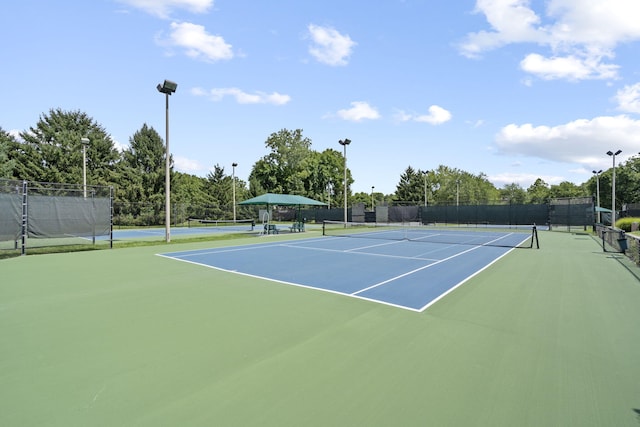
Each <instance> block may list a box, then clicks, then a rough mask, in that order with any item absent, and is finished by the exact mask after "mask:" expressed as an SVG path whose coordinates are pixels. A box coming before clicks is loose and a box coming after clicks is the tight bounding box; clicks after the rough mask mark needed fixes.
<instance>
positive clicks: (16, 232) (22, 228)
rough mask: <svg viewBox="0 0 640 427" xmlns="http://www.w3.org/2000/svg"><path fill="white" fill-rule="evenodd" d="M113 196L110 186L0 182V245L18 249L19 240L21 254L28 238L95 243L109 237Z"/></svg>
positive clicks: (61, 243)
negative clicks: (98, 238)
mask: <svg viewBox="0 0 640 427" xmlns="http://www.w3.org/2000/svg"><path fill="white" fill-rule="evenodd" d="M112 193H113V192H112V189H111V188H110V187H97V186H87V187H86V188H85V187H82V186H79V185H74V184H52V183H35V182H26V181H11V180H0V242H12V243H13V245H11V247H12V248H14V249H18V241H20V242H21V246H22V251H23V253H24V252H25V250H26V246H27V243H26V242H27V240H29V239H37V240H38V241H39V242H44V241H47V242H48V243H47V244H49V245H64V244H77V243H81V244H85V243H95V240H96V237H101V236H111V230H112V200H113V197H112ZM56 239H57V240H56ZM109 240H111V239H109ZM34 241H35V240H33V241H32V242H34ZM41 244H43V243H40V245H41ZM29 246H33V244H32V243H29ZM11 247H9V248H11Z"/></svg>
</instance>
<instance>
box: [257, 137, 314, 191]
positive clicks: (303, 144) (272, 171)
mask: <svg viewBox="0 0 640 427" xmlns="http://www.w3.org/2000/svg"><path fill="white" fill-rule="evenodd" d="M265 146H266V147H267V148H269V149H270V150H271V153H269V154H267V155H266V156H264V157H263V158H262V159H260V160H259V161H258V162H256V164H255V165H254V167H253V169H252V171H251V176H250V181H253V182H254V186H255V187H256V188H259V189H263V190H265V191H266V192H273V193H293V194H304V193H305V188H304V182H305V180H306V178H307V176H308V174H309V171H308V170H307V169H306V168H305V159H306V158H307V157H308V156H309V153H310V147H311V140H310V139H309V138H306V137H304V136H303V135H302V130H301V129H296V130H294V131H291V130H288V129H282V130H280V131H279V132H276V133H272V134H271V135H270V136H269V138H267V140H266V142H265Z"/></svg>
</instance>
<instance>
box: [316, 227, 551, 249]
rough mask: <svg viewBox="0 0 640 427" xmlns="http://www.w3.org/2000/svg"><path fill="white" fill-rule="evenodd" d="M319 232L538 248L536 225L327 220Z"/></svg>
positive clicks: (362, 236)
mask: <svg viewBox="0 0 640 427" xmlns="http://www.w3.org/2000/svg"><path fill="white" fill-rule="evenodd" d="M322 234H323V235H324V236H335V237H355V238H361V239H382V240H396V241H402V240H407V241H411V242H422V243H441V244H448V245H469V246H496V247H506V248H527V249H530V248H534V247H535V248H536V249H539V248H540V242H539V240H538V230H537V228H536V226H535V225H526V226H525V225H520V226H517V227H516V226H504V227H502V226H496V225H491V226H482V227H478V226H475V225H473V226H467V225H459V226H454V227H445V226H438V225H422V224H420V223H377V222H376V223H370V222H347V223H345V222H343V221H330V220H326V221H323V223H322Z"/></svg>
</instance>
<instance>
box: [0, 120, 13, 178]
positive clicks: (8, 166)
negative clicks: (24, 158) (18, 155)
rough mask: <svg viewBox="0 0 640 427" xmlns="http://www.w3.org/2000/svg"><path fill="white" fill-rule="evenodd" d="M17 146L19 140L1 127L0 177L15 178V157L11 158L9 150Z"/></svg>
mask: <svg viewBox="0 0 640 427" xmlns="http://www.w3.org/2000/svg"><path fill="white" fill-rule="evenodd" d="M15 146H17V141H16V139H15V138H14V137H13V135H11V134H9V133H8V132H5V131H4V130H3V129H2V128H1V127H0V178H13V169H14V167H15V164H16V161H15V159H11V160H9V151H10V150H11V148H12V147H15Z"/></svg>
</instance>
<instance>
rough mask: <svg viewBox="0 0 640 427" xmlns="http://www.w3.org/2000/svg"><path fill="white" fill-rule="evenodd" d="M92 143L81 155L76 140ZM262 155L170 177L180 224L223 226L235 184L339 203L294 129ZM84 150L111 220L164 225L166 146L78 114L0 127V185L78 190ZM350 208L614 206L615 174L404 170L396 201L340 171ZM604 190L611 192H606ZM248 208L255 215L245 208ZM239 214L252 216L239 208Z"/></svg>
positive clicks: (273, 138) (334, 176)
mask: <svg viewBox="0 0 640 427" xmlns="http://www.w3.org/2000/svg"><path fill="white" fill-rule="evenodd" d="M83 138H87V139H88V140H89V144H87V145H86V146H85V147H84V148H83V145H82V144H83V143H82V139H83ZM264 144H265V147H266V148H267V150H268V154H266V155H265V156H263V157H261V158H260V159H258V160H257V161H256V162H255V163H254V165H253V167H252V169H251V172H250V175H249V178H248V182H244V181H243V180H240V179H238V178H237V177H235V176H233V174H229V172H228V171H227V170H225V168H224V167H222V166H220V165H219V164H216V165H214V166H213V167H212V169H211V170H210V172H209V173H208V174H207V176H206V177H198V176H195V175H190V174H186V173H182V172H178V171H175V170H173V162H172V161H171V159H170V161H171V162H170V163H171V201H172V209H176V210H177V211H178V212H177V213H178V214H179V215H177V217H183V218H186V217H198V218H202V217H208V218H216V219H230V218H231V212H232V207H233V200H232V193H233V191H232V190H233V188H232V187H235V193H236V201H238V200H244V199H247V198H250V197H254V196H257V195H260V194H263V193H267V192H272V193H283V194H299V195H303V196H306V197H310V198H313V199H316V200H321V201H324V202H325V203H328V204H330V206H335V207H340V206H343V205H344V176H345V170H344V166H345V165H344V157H343V155H342V153H341V152H339V151H337V150H334V149H326V150H324V151H322V152H318V151H315V150H313V149H312V141H311V139H310V138H308V137H306V136H304V135H303V131H302V130H301V129H296V130H288V129H281V130H279V131H277V132H274V133H272V134H271V135H269V136H268V137H267V139H266V141H265V143H264ZM83 150H86V159H87V160H86V162H87V163H86V173H87V184H89V185H97V186H112V187H113V188H114V206H115V209H116V215H117V216H118V218H119V220H120V221H121V222H122V223H126V224H140V223H155V224H160V223H162V221H163V210H164V204H163V203H164V191H165V187H164V186H165V181H164V180H165V161H166V157H165V156H166V152H165V145H164V141H163V139H162V137H161V136H160V134H159V133H158V132H157V131H156V130H155V129H154V128H153V127H150V126H148V125H147V124H143V125H142V127H141V128H140V129H138V130H137V131H136V132H135V133H134V134H133V135H132V136H131V137H130V138H129V145H128V147H127V148H125V149H124V150H123V151H119V150H118V149H117V148H116V147H115V144H114V141H113V140H112V138H111V136H110V135H109V133H108V132H107V130H106V129H104V128H103V127H102V126H101V125H100V124H99V123H98V122H96V121H95V120H94V119H93V118H91V117H89V116H88V115H87V114H86V113H84V112H81V111H64V110H62V109H52V110H50V111H49V112H48V113H46V114H42V115H41V116H40V118H39V120H38V122H37V123H36V124H35V125H34V126H32V127H30V128H29V129H27V130H24V131H22V132H20V134H19V137H18V138H16V137H14V136H13V135H11V134H9V133H8V132H7V131H5V130H3V129H2V128H0V178H6V179H18V180H27V181H36V182H57V183H78V184H80V183H82V181H83V175H82V174H83V165H82V159H83ZM346 176H347V198H348V200H347V203H348V204H349V205H352V204H354V203H364V204H365V206H367V207H371V206H372V205H377V204H380V203H383V202H384V203H388V204H412V205H422V204H454V203H459V204H492V203H515V204H526V203H546V202H548V201H549V200H550V199H552V198H557V197H585V196H586V197H590V196H594V197H595V195H596V187H597V184H598V182H599V186H600V199H601V202H600V205H601V206H604V207H607V206H611V191H610V189H611V179H612V170H611V169H609V170H607V171H603V172H602V173H600V174H597V175H596V174H594V175H593V176H592V177H590V179H589V180H588V181H586V182H585V183H582V184H580V185H576V184H573V183H570V182H562V183H560V184H557V185H549V184H547V183H546V182H544V181H543V180H542V179H537V180H536V181H535V182H534V183H533V184H532V185H531V186H529V187H528V188H526V189H524V188H522V187H521V186H520V185H518V184H516V183H512V184H508V185H505V186H504V187H503V188H500V189H498V188H496V187H495V186H494V185H493V184H492V183H491V182H490V181H489V180H488V178H487V176H486V175H485V174H484V173H479V174H472V173H470V172H466V171H463V170H459V169H456V168H451V167H449V166H444V165H439V166H438V167H437V168H435V169H432V170H420V169H415V168H413V167H412V166H408V167H407V168H406V170H405V171H404V172H403V173H402V174H401V176H400V177H399V180H398V183H397V185H396V191H395V192H394V193H393V194H383V193H380V192H374V191H373V190H374V188H372V192H371V193H365V192H358V193H355V194H352V193H351V191H350V186H351V184H353V182H354V179H353V177H352V175H351V171H349V170H348V169H347V171H346ZM607 190H609V191H607ZM638 202H640V158H638V157H637V156H634V157H632V158H631V159H630V160H629V161H627V162H625V163H622V164H620V165H619V166H618V167H616V206H622V205H623V204H625V203H638ZM246 209H252V208H246ZM238 215H239V217H242V216H243V215H252V212H250V211H248V210H247V211H243V210H240V211H239V213H238Z"/></svg>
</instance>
